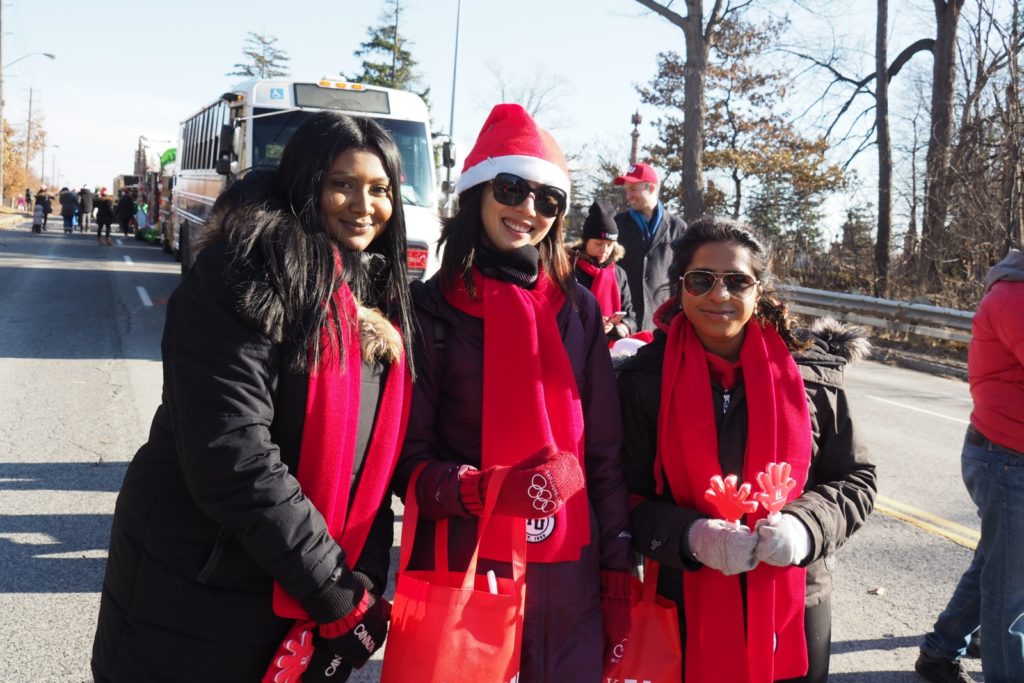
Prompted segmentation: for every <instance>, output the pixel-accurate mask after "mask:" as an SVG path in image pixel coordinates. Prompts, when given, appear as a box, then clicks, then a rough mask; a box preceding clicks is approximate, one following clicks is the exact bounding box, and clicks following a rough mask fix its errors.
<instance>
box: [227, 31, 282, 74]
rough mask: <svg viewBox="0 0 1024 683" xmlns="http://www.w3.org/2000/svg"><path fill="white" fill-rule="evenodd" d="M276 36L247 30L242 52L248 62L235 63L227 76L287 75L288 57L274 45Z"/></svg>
mask: <svg viewBox="0 0 1024 683" xmlns="http://www.w3.org/2000/svg"><path fill="white" fill-rule="evenodd" d="M276 42H277V38H276V37H274V36H270V35H265V34H263V33H254V32H252V31H249V35H248V37H247V38H246V39H245V47H244V48H243V49H242V54H243V55H245V56H246V57H248V59H249V61H248V62H239V63H238V64H235V70H234V71H229V72H228V73H227V74H226V75H227V76H248V77H249V78H275V77H277V76H287V75H288V71H286V68H287V65H286V62H287V61H288V60H289V59H290V58H289V57H288V53H287V52H285V51H284V50H281V49H278V48H277V47H274V44H275V43H276Z"/></svg>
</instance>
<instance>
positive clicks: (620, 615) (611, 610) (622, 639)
mask: <svg viewBox="0 0 1024 683" xmlns="http://www.w3.org/2000/svg"><path fill="white" fill-rule="evenodd" d="M632 583H633V579H632V577H631V576H630V574H629V572H627V571H602V572H601V617H602V618H603V619H604V661H605V663H607V664H618V663H619V660H620V659H622V653H623V650H624V648H625V645H626V640H627V639H628V638H629V630H630V628H631V627H632V619H631V616H630V609H631V607H632V602H631V601H630V590H631V587H632Z"/></svg>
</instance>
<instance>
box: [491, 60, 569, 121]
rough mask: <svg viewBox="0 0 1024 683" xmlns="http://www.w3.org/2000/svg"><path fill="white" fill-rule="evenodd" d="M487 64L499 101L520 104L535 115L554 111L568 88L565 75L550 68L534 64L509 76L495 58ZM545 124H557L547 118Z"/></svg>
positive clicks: (539, 116)
mask: <svg viewBox="0 0 1024 683" xmlns="http://www.w3.org/2000/svg"><path fill="white" fill-rule="evenodd" d="M486 65H487V70H488V71H490V72H491V75H492V76H494V82H495V84H496V87H497V90H498V97H499V100H498V101H499V102H515V103H516V104H520V105H522V107H523V109H525V110H526V111H528V112H529V113H530V116H532V117H533V118H535V119H536V118H541V117H544V116H546V115H550V114H552V113H554V111H555V110H556V109H557V108H558V103H559V101H560V100H562V99H563V98H564V97H565V95H566V94H567V93H569V92H570V91H571V84H570V83H569V81H568V79H566V78H565V77H564V76H561V75H559V74H557V73H552V72H551V71H550V70H549V69H542V68H541V67H539V66H537V67H535V68H533V69H531V70H530V71H529V72H528V73H527V74H519V77H518V78H510V77H509V76H508V75H507V74H506V73H505V71H504V70H502V68H501V66H500V65H499V64H498V63H497V62H494V61H488V62H487V63H486ZM548 127H549V128H557V127H558V126H552V125H550V122H549V126H548Z"/></svg>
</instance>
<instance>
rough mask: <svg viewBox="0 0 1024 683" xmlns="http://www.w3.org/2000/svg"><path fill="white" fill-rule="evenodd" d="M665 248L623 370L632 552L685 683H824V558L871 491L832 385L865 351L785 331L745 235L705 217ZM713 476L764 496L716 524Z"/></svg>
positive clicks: (846, 333)
mask: <svg viewBox="0 0 1024 683" xmlns="http://www.w3.org/2000/svg"><path fill="white" fill-rule="evenodd" d="M672 248H673V260H672V263H671V266H670V267H669V281H670V291H671V298H670V300H669V301H668V302H666V303H665V304H663V305H662V306H661V307H660V308H659V309H658V311H657V312H656V314H655V322H656V325H657V331H656V333H655V339H654V341H653V342H652V343H651V344H649V345H647V346H645V347H643V348H642V349H640V351H639V352H638V353H637V355H636V356H635V357H633V358H631V359H630V360H629V361H627V362H626V363H625V364H624V366H623V367H622V369H621V373H620V375H619V391H620V401H621V403H622V406H623V430H624V431H623V460H624V466H625V469H626V476H627V479H628V481H629V487H630V493H631V496H632V497H631V500H632V503H633V512H632V521H633V534H634V539H633V540H634V547H635V548H636V549H637V551H639V552H640V553H642V554H643V555H645V556H647V557H649V558H651V559H653V560H655V561H657V562H659V563H660V565H661V567H662V571H661V572H660V575H659V578H658V592H659V593H660V594H661V595H663V596H665V597H667V598H670V599H671V600H673V601H675V603H676V605H677V607H678V609H679V625H680V631H681V634H682V641H683V643H682V644H683V652H684V670H685V672H686V673H685V680H686V682H687V683H703V682H705V681H712V680H713V681H719V682H722V683H770V682H772V681H815V682H818V681H820V682H822V683H823V682H824V681H826V680H827V677H828V662H829V645H830V641H831V635H830V634H831V606H830V602H829V594H830V592H831V572H832V569H833V567H834V565H835V559H836V557H835V554H836V551H837V550H838V549H839V548H840V547H841V546H842V545H843V543H844V542H845V541H846V540H847V539H848V538H849V537H850V535H851V534H852V533H853V532H854V531H856V530H857V529H858V528H859V527H860V526H861V525H862V524H863V523H864V521H865V518H866V517H867V515H868V514H869V513H870V512H871V509H872V507H873V505H874V498H875V491H876V488H875V468H874V466H873V465H872V464H871V463H869V462H868V461H867V460H866V459H865V456H864V454H863V452H862V451H861V449H860V448H859V447H858V443H857V439H856V435H855V432H854V427H853V422H852V421H851V417H850V411H849V407H848V405H847V398H846V394H845V392H844V391H843V367H844V366H845V365H846V363H847V362H848V361H850V360H852V359H854V358H857V357H859V356H861V355H863V354H864V353H866V351H867V341H866V339H865V338H864V335H863V331H861V330H859V328H858V329H846V328H841V326H838V325H836V324H835V323H834V322H832V321H830V322H829V323H825V324H820V325H818V326H816V327H814V328H812V329H811V330H810V331H803V332H798V331H796V330H794V325H793V322H792V320H791V319H790V318H788V317H787V313H786V308H785V306H783V305H782V304H780V303H779V301H778V300H777V299H776V298H775V296H774V294H773V292H772V287H771V274H770V272H769V253H768V249H767V248H766V247H765V246H764V245H763V244H762V243H761V242H760V241H759V240H758V239H757V238H756V237H755V236H754V235H753V234H752V233H751V231H750V230H749V229H747V228H746V227H745V226H743V225H742V224H739V223H736V222H733V221H730V220H725V219H720V218H704V219H702V220H700V221H698V222H696V223H693V224H691V225H690V227H689V228H687V230H686V232H684V233H683V235H682V236H681V237H680V238H678V239H677V240H676V241H675V242H674V243H673V245H672ZM781 463H786V465H782V464H781ZM787 471H788V473H787ZM759 474H761V475H763V476H761V477H759V476H758V475H759ZM716 476H717V477H725V478H726V481H725V483H726V486H724V487H722V488H723V489H725V491H726V493H731V488H732V487H731V486H729V484H730V483H733V482H735V486H736V487H737V488H742V486H741V484H740V482H746V483H750V484H751V485H752V486H753V487H754V490H755V491H757V487H758V485H759V484H763V485H764V491H763V494H756V496H752V497H751V500H744V494H743V493H742V492H740V493H737V494H735V495H733V496H728V495H727V496H724V497H725V498H727V500H726V503H727V504H731V505H732V506H735V508H736V509H737V510H739V512H734V514H733V515H731V516H729V515H725V514H723V513H722V512H720V510H721V509H722V508H718V507H717V506H716V505H715V504H714V502H713V501H712V500H709V499H707V498H706V496H705V492H706V491H707V490H708V489H709V488H710V487H712V486H713V485H712V483H711V482H712V479H713V478H714V477H716ZM731 477H735V479H731ZM716 483H717V482H716ZM720 498H721V497H720ZM754 500H758V501H760V502H761V505H758V506H756V509H755V506H754V505H752V504H751V503H753V502H754ZM766 506H767V509H766ZM777 508H781V514H778V512H779V510H778V509H777ZM769 511H772V512H774V513H775V514H771V515H766V513H767V512H769ZM719 517H726V518H730V517H732V518H739V521H736V522H735V523H734V522H728V521H725V520H724V519H719ZM627 648H628V644H627Z"/></svg>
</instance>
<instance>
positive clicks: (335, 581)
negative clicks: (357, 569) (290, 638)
mask: <svg viewBox="0 0 1024 683" xmlns="http://www.w3.org/2000/svg"><path fill="white" fill-rule="evenodd" d="M365 593H366V587H365V586H364V585H363V583H362V582H361V581H360V580H359V578H358V577H357V576H356V575H355V574H354V573H353V572H352V571H351V570H349V568H348V567H346V566H344V565H341V566H339V567H338V568H337V569H335V570H334V573H332V574H331V578H329V579H327V583H325V584H324V585H323V586H321V587H320V589H319V590H318V591H317V592H316V593H314V594H313V595H311V596H310V597H309V599H308V600H307V601H306V604H304V605H303V607H305V608H306V611H307V612H309V618H310V619H312V620H313V621H315V622H317V623H318V624H329V623H331V622H332V621H337V620H338V619H341V618H342V617H344V616H345V615H346V614H348V613H349V612H351V611H352V610H353V609H355V607H356V605H358V604H359V601H360V600H362V599H363V595H364V594H365Z"/></svg>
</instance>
